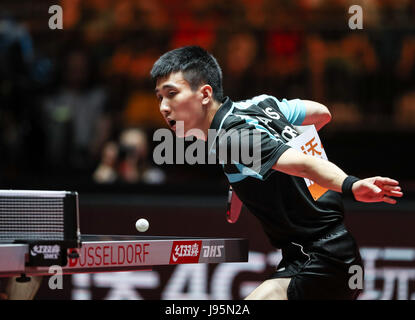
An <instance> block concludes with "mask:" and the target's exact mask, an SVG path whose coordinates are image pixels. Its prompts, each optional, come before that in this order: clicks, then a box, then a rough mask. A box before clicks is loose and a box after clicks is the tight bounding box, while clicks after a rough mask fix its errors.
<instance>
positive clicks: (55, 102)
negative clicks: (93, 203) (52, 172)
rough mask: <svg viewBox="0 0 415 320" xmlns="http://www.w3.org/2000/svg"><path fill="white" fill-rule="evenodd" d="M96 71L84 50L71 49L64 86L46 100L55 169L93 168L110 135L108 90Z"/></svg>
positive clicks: (48, 141)
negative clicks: (94, 75) (94, 77)
mask: <svg viewBox="0 0 415 320" xmlns="http://www.w3.org/2000/svg"><path fill="white" fill-rule="evenodd" d="M92 73H93V70H92V65H91V59H90V57H88V56H87V54H86V53H85V52H84V51H82V50H75V51H72V52H70V53H69V54H68V56H67V58H66V61H65V66H64V69H63V84H62V87H61V89H60V90H59V92H58V93H57V94H55V95H53V96H50V97H48V98H46V99H45V102H44V105H43V113H44V119H43V120H44V127H45V130H46V151H47V155H48V156H49V162H50V164H51V165H52V166H53V167H55V168H68V166H69V169H76V170H81V171H83V170H89V169H90V168H91V166H92V165H93V164H94V161H95V160H96V159H97V158H98V153H99V150H101V148H102V146H103V142H104V141H106V140H107V138H108V136H109V133H110V128H111V122H110V119H109V117H107V116H106V113H105V104H106V92H105V91H104V89H103V88H101V87H99V86H98V85H97V84H96V83H94V82H93V81H92Z"/></svg>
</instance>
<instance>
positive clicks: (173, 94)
mask: <svg viewBox="0 0 415 320" xmlns="http://www.w3.org/2000/svg"><path fill="white" fill-rule="evenodd" d="M176 93H177V92H176V91H170V92H169V97H174V96H175V95H176Z"/></svg>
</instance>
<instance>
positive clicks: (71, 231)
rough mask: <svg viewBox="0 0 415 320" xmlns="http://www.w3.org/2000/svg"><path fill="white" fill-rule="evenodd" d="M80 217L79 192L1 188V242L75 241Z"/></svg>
mask: <svg viewBox="0 0 415 320" xmlns="http://www.w3.org/2000/svg"><path fill="white" fill-rule="evenodd" d="M78 224H79V219H78V213H77V194H76V193H70V192H66V191H30V190H29V191H28V190H19V191H17V190H0V241H2V242H12V241H15V240H23V241H24V240H61V241H63V240H68V238H69V239H70V240H72V239H73V238H74V237H76V233H77V232H76V230H77V229H78V227H79V226H78Z"/></svg>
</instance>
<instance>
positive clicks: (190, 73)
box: [150, 46, 223, 102]
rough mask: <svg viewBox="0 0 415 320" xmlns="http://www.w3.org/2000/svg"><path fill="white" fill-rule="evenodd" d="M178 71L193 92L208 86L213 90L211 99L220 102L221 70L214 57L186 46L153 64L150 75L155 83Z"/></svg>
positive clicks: (198, 48) (221, 91)
mask: <svg viewBox="0 0 415 320" xmlns="http://www.w3.org/2000/svg"><path fill="white" fill-rule="evenodd" d="M179 71H181V72H183V77H184V79H185V80H186V81H187V82H189V85H190V88H191V89H192V90H193V91H195V90H197V88H199V87H200V86H201V85H203V84H208V85H210V86H211V87H212V89H213V98H214V99H215V100H216V101H219V102H221V101H222V99H223V88H222V70H221V68H220V66H219V64H218V62H217V61H216V59H215V57H213V56H212V55H211V54H210V53H209V52H207V51H206V50H205V49H203V48H201V47H199V46H186V47H182V48H178V49H174V50H171V51H168V52H166V53H165V54H163V55H162V56H161V57H160V58H159V59H158V60H157V61H156V62H155V63H154V65H153V68H152V69H151V72H150V74H151V77H152V78H153V80H155V81H157V80H158V79H160V78H164V77H167V76H169V75H170V74H171V73H174V72H179Z"/></svg>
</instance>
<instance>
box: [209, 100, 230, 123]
mask: <svg viewBox="0 0 415 320" xmlns="http://www.w3.org/2000/svg"><path fill="white" fill-rule="evenodd" d="M232 104H233V102H232V100H231V99H229V97H225V98H224V99H223V100H222V105H221V106H220V108H219V109H218V111H216V113H215V115H214V117H213V120H212V123H211V124H210V129H215V130H219V127H220V124H221V122H222V119H223V118H224V117H225V115H226V114H227V113H228V112H229V110H230V109H231V108H232Z"/></svg>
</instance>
